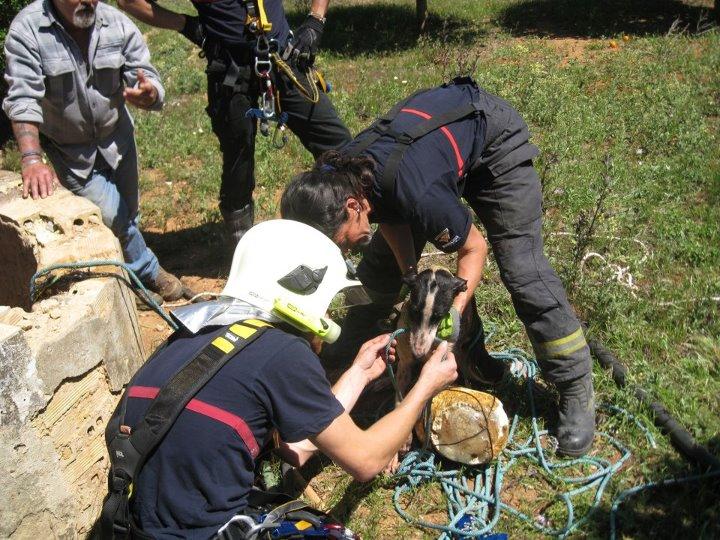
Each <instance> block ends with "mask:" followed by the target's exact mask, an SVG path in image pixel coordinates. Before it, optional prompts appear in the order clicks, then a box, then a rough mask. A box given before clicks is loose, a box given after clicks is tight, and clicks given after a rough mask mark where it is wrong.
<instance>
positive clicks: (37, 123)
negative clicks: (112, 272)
mask: <svg viewBox="0 0 720 540" xmlns="http://www.w3.org/2000/svg"><path fill="white" fill-rule="evenodd" d="M5 55H6V58H7V69H6V75H5V78H6V80H7V82H8V86H9V91H8V95H7V98H6V99H5V100H4V102H3V109H4V110H5V112H6V113H7V115H8V117H9V118H10V120H11V122H12V127H13V132H14V134H15V138H16V140H17V142H18V146H19V147H20V152H21V154H22V177H23V196H24V197H27V196H32V198H33V199H37V198H38V197H40V198H45V197H48V196H50V195H52V193H53V189H54V187H55V185H56V182H57V181H58V180H59V182H60V183H61V184H62V185H63V186H65V187H66V188H67V189H69V190H70V191H72V192H73V193H75V194H76V195H80V196H82V197H86V198H88V199H90V200H91V201H92V202H93V203H95V204H96V205H97V206H98V207H99V208H100V211H101V213H102V218H103V221H104V222H105V225H107V226H108V227H110V228H111V229H112V231H113V232H114V233H115V235H116V236H117V237H118V239H119V240H120V244H121V245H122V249H123V254H124V256H125V260H126V262H127V263H128V265H129V267H130V268H131V269H132V270H133V271H134V272H135V273H136V274H137V275H138V277H139V278H140V280H141V281H142V282H143V283H144V284H145V285H146V286H147V287H148V288H149V289H150V290H152V291H153V292H155V293H157V294H159V295H160V296H161V297H162V298H163V299H164V300H177V299H178V298H180V297H181V296H182V293H183V287H182V284H181V283H180V281H179V280H178V279H177V278H176V277H175V276H173V275H172V274H170V273H168V272H166V271H165V270H163V269H162V268H161V267H160V264H159V263H158V260H157V257H156V256H155V254H154V253H153V252H152V251H151V250H150V249H149V248H148V247H147V245H146V244H145V240H144V238H143V236H142V234H141V233H140V230H139V228H138V198H139V196H138V163H137V151H136V148H135V140H134V137H133V122H132V118H131V117H130V114H129V112H128V110H127V108H126V106H125V102H126V101H127V102H129V103H131V104H133V105H135V106H136V107H140V108H142V109H149V110H159V109H160V108H161V107H162V104H163V96H164V90H163V87H162V84H161V83H160V78H159V75H158V73H157V71H156V70H155V68H154V67H153V66H152V65H151V64H150V53H149V51H148V49H147V46H146V45H145V43H144V41H143V39H142V36H141V35H140V31H139V30H138V29H137V27H136V26H135V25H134V24H133V23H132V22H131V21H130V20H129V19H128V18H127V17H126V16H125V15H123V14H122V13H120V12H119V11H118V10H116V9H114V8H112V7H110V6H108V5H106V4H98V0H36V1H35V2H33V3H32V4H30V5H29V6H27V7H26V8H25V9H23V10H22V11H21V12H20V13H19V14H18V15H17V17H15V19H14V20H13V22H12V24H11V25H10V29H9V31H8V34H7V39H6V41H5ZM43 150H44V151H45V154H46V155H47V158H48V160H49V163H48V162H47V161H46V160H45V159H44V157H43ZM50 164H52V166H50Z"/></svg>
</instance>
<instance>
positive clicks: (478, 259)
mask: <svg viewBox="0 0 720 540" xmlns="http://www.w3.org/2000/svg"><path fill="white" fill-rule="evenodd" d="M487 253H488V249H487V244H486V242H485V239H484V238H483V236H482V233H481V232H480V231H479V230H478V229H477V227H475V226H474V225H473V226H472V227H471V228H470V234H469V235H468V238H467V240H466V241H465V244H464V245H463V247H461V248H460V250H459V251H458V262H457V276H458V277H460V278H463V279H464V280H466V281H467V290H466V291H463V292H461V293H460V294H458V295H457V296H456V297H455V300H454V301H453V305H454V306H455V308H456V309H457V310H458V312H459V313H462V312H463V310H464V309H465V306H466V305H467V303H468V301H469V299H470V298H471V297H472V295H473V294H475V289H476V288H477V286H478V284H479V283H480V279H481V278H482V273H483V269H484V267H485V259H487Z"/></svg>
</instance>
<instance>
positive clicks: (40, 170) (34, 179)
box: [22, 161, 58, 199]
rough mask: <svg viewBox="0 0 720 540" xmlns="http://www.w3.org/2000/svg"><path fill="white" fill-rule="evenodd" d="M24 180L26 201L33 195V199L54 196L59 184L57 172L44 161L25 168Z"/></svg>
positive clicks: (23, 170) (23, 172)
mask: <svg viewBox="0 0 720 540" xmlns="http://www.w3.org/2000/svg"><path fill="white" fill-rule="evenodd" d="M22 179H23V198H24V199H27V197H28V195H31V196H32V198H33V199H37V198H38V197H40V198H41V199H44V198H45V197H49V196H50V195H52V194H53V191H54V190H55V186H57V182H58V179H57V176H56V175H55V171H54V170H53V169H52V168H51V167H48V166H47V165H45V164H44V163H43V162H42V161H37V162H35V163H31V164H30V165H27V166H23V168H22Z"/></svg>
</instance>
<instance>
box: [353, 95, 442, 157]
mask: <svg viewBox="0 0 720 540" xmlns="http://www.w3.org/2000/svg"><path fill="white" fill-rule="evenodd" d="M429 90H430V89H429V88H423V89H422V90H418V91H417V92H415V93H413V94H410V95H409V96H408V97H406V98H405V99H403V100H402V101H400V102H399V103H396V104H395V106H394V107H393V108H392V109H390V110H389V111H388V112H386V113H385V114H384V115H382V116H380V117H379V118H378V119H377V120H375V122H373V124H372V125H371V126H370V127H369V128H368V129H367V130H366V132H365V133H367V135H365V136H364V137H363V138H362V139H360V143H359V144H357V145H355V146H354V147H353V148H351V149H350V150H347V151H345V152H344V153H345V154H346V155H347V156H350V157H355V156H357V155H359V154H361V153H362V152H364V151H365V150H367V149H368V148H369V147H370V146H372V144H373V143H374V142H375V141H377V140H378V139H379V138H380V137H382V136H383V135H386V134H387V135H390V136H391V137H393V136H394V135H398V136H399V133H397V132H395V131H393V130H391V129H390V123H391V122H392V121H393V120H395V117H396V116H397V115H398V114H399V113H400V111H401V110H402V109H403V107H405V105H407V103H408V102H409V101H410V100H411V99H414V98H415V97H417V96H419V95H420V94H423V93H425V92H427V91H429ZM393 138H395V137H393Z"/></svg>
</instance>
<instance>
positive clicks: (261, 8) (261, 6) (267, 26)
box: [256, 0, 272, 33]
mask: <svg viewBox="0 0 720 540" xmlns="http://www.w3.org/2000/svg"><path fill="white" fill-rule="evenodd" d="M256 5H257V11H258V19H259V22H260V28H261V29H262V31H263V32H265V33H267V32H270V31H271V30H272V23H271V22H270V21H268V18H267V14H266V13H265V2H263V0H257V1H256Z"/></svg>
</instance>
